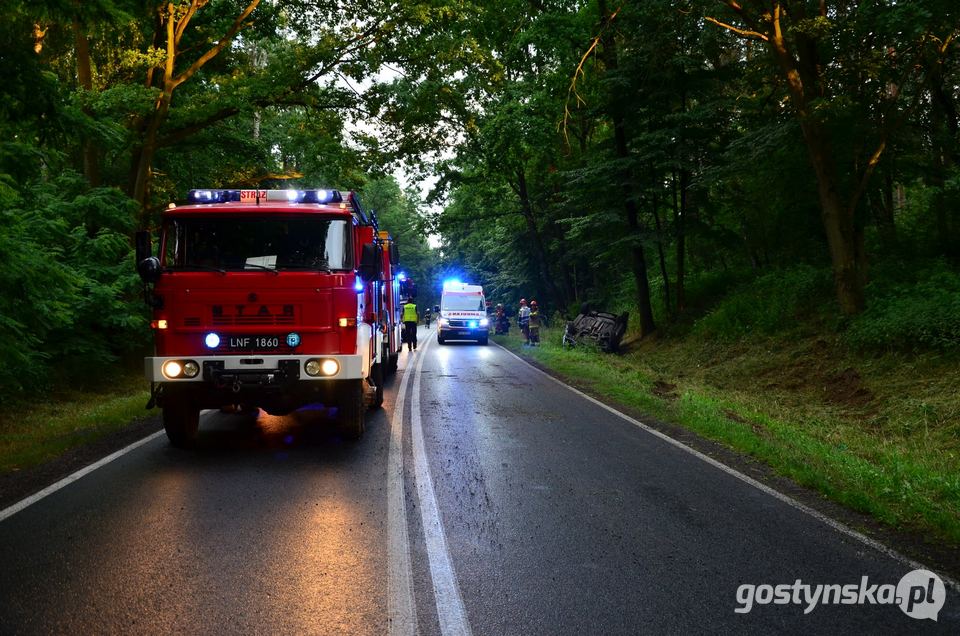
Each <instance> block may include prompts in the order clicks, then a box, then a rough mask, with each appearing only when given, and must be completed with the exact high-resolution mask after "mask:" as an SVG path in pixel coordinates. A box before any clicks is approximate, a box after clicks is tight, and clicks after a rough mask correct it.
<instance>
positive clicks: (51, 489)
mask: <svg viewBox="0 0 960 636" xmlns="http://www.w3.org/2000/svg"><path fill="white" fill-rule="evenodd" d="M161 435H163V431H157V432H156V433H153V434H151V435H147V436H146V437H144V438H143V439H141V440H139V441H136V442H134V443H133V444H130V445H129V446H127V447H126V448H121V449H120V450H118V451H117V452H115V453H111V454H109V455H107V456H106V457H104V458H103V459H101V460H100V461H97V462H94V463H93V464H90V465H89V466H87V467H86V468H81V469H80V470H78V471H77V472H75V473H73V474H72V475H69V476H67V477H64V478H63V479H61V480H60V481H58V482H57V483H55V484H52V485H50V486H47V487H46V488H44V489H43V490H41V491H40V492H38V493H35V494H33V495H30V496H29V497H27V498H26V499H23V500H21V501H18V502H17V503H15V504H13V505H12V506H10V507H9V508H4V509H3V510H0V521H3V520H4V519H6V518H7V517H11V516H13V515H15V514H17V513H18V512H20V511H21V510H23V509H24V508H26V507H28V506H32V505H33V504H35V503H37V502H38V501H40V500H41V499H43V498H44V497H47V496H49V495H52V494H53V493H55V492H57V491H58V490H60V489H61V488H65V487H67V486H69V485H70V484H72V483H73V482H75V481H77V480H78V479H80V478H81V477H83V476H85V475H89V474H90V473H92V472H93V471H95V470H96V469H98V468H100V467H102V466H106V465H107V464H109V463H110V462H112V461H113V460H115V459H117V458H118V457H121V456H123V455H126V454H127V453H129V452H130V451H132V450H134V449H137V448H140V447H141V446H143V445H144V444H146V443H148V442H151V441H153V440H155V439H156V438H158V437H160V436H161Z"/></svg>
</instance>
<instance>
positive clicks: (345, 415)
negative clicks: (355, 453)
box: [340, 380, 365, 439]
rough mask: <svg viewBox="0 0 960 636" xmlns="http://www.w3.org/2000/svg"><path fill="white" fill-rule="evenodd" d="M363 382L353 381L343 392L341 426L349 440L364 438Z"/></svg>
mask: <svg viewBox="0 0 960 636" xmlns="http://www.w3.org/2000/svg"><path fill="white" fill-rule="evenodd" d="M363 382H364V381H363V380H351V381H350V382H349V383H348V384H347V385H346V386H345V387H344V390H343V396H342V398H341V399H342V400H343V401H342V402H341V403H340V426H341V428H342V429H343V434H344V436H346V437H347V438H349V439H360V438H361V437H363V427H364V426H363V412H364V410H365V405H364V403H363Z"/></svg>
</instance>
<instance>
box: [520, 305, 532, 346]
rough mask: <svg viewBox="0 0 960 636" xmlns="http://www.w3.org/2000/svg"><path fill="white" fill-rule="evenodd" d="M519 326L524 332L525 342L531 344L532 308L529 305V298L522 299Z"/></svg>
mask: <svg viewBox="0 0 960 636" xmlns="http://www.w3.org/2000/svg"><path fill="white" fill-rule="evenodd" d="M517 326H518V327H520V331H521V332H523V344H525V345H528V344H530V308H529V307H527V299H526V298H521V299H520V311H519V312H518V313H517Z"/></svg>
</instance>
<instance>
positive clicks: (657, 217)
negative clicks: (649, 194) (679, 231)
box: [650, 184, 673, 314]
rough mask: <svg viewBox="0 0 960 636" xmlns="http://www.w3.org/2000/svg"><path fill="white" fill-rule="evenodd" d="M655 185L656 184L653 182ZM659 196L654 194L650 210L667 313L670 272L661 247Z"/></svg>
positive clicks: (661, 229) (669, 306) (668, 311)
mask: <svg viewBox="0 0 960 636" xmlns="http://www.w3.org/2000/svg"><path fill="white" fill-rule="evenodd" d="M654 187H656V184H654ZM659 207H660V206H659V197H657V196H654V198H653V201H652V202H651V206H650V208H651V211H652V213H653V222H654V223H655V224H656V228H657V256H658V257H659V259H660V276H661V277H662V278H663V303H664V307H666V308H667V313H668V314H671V313H672V311H671V308H672V307H673V305H672V304H671V303H670V274H668V273H667V255H666V250H664V247H663V223H662V222H661V220H660V210H659V209H658V208H659Z"/></svg>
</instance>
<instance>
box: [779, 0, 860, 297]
mask: <svg viewBox="0 0 960 636" xmlns="http://www.w3.org/2000/svg"><path fill="white" fill-rule="evenodd" d="M780 18H781V9H780V6H779V5H777V6H776V8H775V11H774V15H773V19H772V21H771V23H770V27H771V30H770V31H769V35H770V40H769V42H770V45H771V47H772V50H773V54H774V57H775V59H776V60H777V62H778V63H779V65H780V68H781V70H782V72H783V75H784V78H785V79H786V82H787V87H788V89H789V91H790V96H791V98H792V100H793V103H794V108H795V112H796V114H797V118H798V120H799V122H800V129H801V131H802V132H803V139H804V142H805V145H806V147H807V154H808V155H809V157H810V163H811V165H812V166H813V171H814V173H815V174H816V177H817V194H818V197H819V199H820V217H821V220H822V222H823V228H824V231H825V233H826V236H827V245H828V247H829V250H830V260H831V263H832V265H833V278H834V284H835V288H836V294H837V302H838V303H839V305H840V310H841V311H842V312H843V313H844V314H845V315H848V316H849V315H853V314H856V313H858V312H860V311H862V310H863V307H864V291H863V288H864V285H865V284H866V258H865V254H864V250H863V231H862V228H858V227H857V225H856V223H855V218H854V216H855V213H856V207H855V205H856V202H855V201H854V202H853V203H852V206H847V205H844V203H843V199H842V197H841V196H840V193H839V191H838V187H837V184H838V181H837V174H836V170H835V168H834V165H833V161H832V159H831V149H830V143H829V137H828V134H827V131H826V130H825V129H824V128H823V126H822V125H821V124H820V122H819V121H818V120H817V115H816V114H815V113H814V112H813V111H812V109H811V107H810V100H811V95H813V96H814V97H815V96H816V95H817V93H818V90H819V89H818V88H817V86H818V82H817V79H816V78H817V77H818V64H817V60H816V57H815V56H816V47H814V46H812V43H811V42H809V41H808V38H805V37H804V36H803V35H802V34H798V35H797V36H796V37H797V42H798V44H797V49H798V51H799V55H800V57H799V59H794V57H793V54H792V53H791V52H790V51H789V50H788V49H787V44H786V40H785V39H784V35H783V31H782V25H781V22H780Z"/></svg>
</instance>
